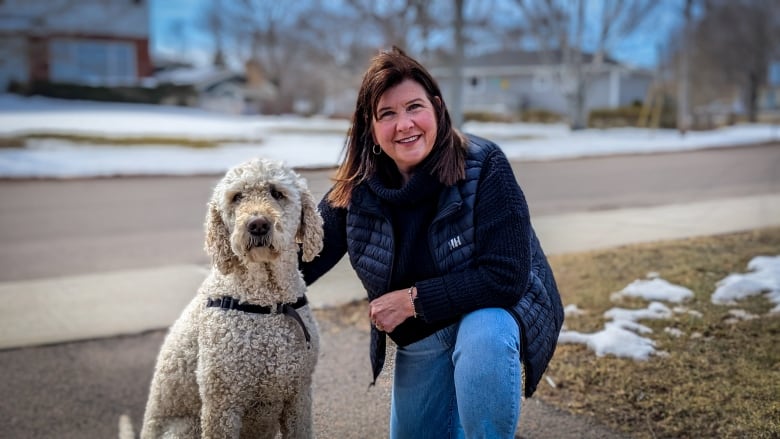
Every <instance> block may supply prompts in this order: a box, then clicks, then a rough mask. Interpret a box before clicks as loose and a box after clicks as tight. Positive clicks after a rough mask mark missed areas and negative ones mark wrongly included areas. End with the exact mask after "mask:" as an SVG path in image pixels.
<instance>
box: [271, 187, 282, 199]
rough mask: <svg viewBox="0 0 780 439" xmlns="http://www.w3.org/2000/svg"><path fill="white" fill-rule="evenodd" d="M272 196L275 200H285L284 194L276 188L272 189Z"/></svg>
mask: <svg viewBox="0 0 780 439" xmlns="http://www.w3.org/2000/svg"><path fill="white" fill-rule="evenodd" d="M271 196H272V197H273V198H274V200H281V199H282V198H284V194H283V193H281V192H279V191H278V190H276V188H271Z"/></svg>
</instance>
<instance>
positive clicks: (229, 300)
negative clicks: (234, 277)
mask: <svg viewBox="0 0 780 439" xmlns="http://www.w3.org/2000/svg"><path fill="white" fill-rule="evenodd" d="M233 304H236V305H237V304H238V300H236V299H234V298H233V297H222V301H221V303H220V305H219V307H220V309H233Z"/></svg>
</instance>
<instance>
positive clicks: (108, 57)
mask: <svg viewBox="0 0 780 439" xmlns="http://www.w3.org/2000/svg"><path fill="white" fill-rule="evenodd" d="M50 49H51V80H52V81H56V82H71V83H78V84H92V85H118V84H127V83H132V82H134V81H135V80H136V78H137V69H136V57H135V46H134V45H133V44H132V43H129V42H122V41H100V40H54V41H52V42H51V46H50Z"/></svg>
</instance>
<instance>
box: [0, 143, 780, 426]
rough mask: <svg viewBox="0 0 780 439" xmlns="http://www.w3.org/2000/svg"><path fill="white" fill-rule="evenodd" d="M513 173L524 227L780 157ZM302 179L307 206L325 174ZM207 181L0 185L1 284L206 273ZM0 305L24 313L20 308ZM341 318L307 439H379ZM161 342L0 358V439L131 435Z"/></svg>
mask: <svg viewBox="0 0 780 439" xmlns="http://www.w3.org/2000/svg"><path fill="white" fill-rule="evenodd" d="M514 168H515V173H516V175H517V176H518V180H519V181H520V182H521V185H522V187H523V189H524V191H525V193H526V196H527V198H528V202H529V205H530V207H531V211H532V214H533V215H549V214H557V213H565V212H576V211H584V210H600V209H610V208H620V207H634V206H650V205H660V204H669V203H686V202H690V201H701V200H712V199H718V198H723V197H735V196H744V195H756V194H763V193H778V192H780V145H771V146H758V147H742V148H732V149H718V150H706V151H698V152H686V153H676V154H659V155H647V156H617V157H605V158H594V159H583V160H565V161H555V162H529V163H515V164H514ZM303 174H304V176H305V177H306V178H307V179H308V180H309V183H310V186H311V187H312V189H313V192H314V193H315V196H316V197H320V196H321V195H322V194H323V193H324V191H325V190H326V188H327V187H328V175H329V174H330V171H305V172H303ZM217 179H218V176H201V177H176V178H173V177H171V178H168V177H154V178H122V179H94V180H90V179H84V180H68V181H47V180H28V181H0V281H11V280H21V279H37V278H43V277H50V276H59V275H71V274H80V273H92V272H96V271H110V270H116V269H122V268H142V267H152V266H159V265H166V264H180V263H203V264H206V263H207V261H206V258H205V255H204V254H203V251H202V249H201V246H202V244H201V243H202V240H203V229H202V227H203V226H202V223H203V218H204V216H205V204H206V201H207V200H208V197H209V195H210V192H211V188H212V186H213V184H214V183H215V182H216V181H217ZM2 300H3V301H4V303H5V305H4V306H24V298H23V297H12V298H9V297H3V298H2ZM358 315H359V316H360V317H362V316H363V313H362V312H360V311H358ZM340 319H343V316H338V317H336V318H334V316H333V314H331V315H330V317H328V316H326V315H324V314H323V313H320V314H318V320H320V322H321V332H322V333H323V337H322V340H323V349H322V351H323V356H322V357H321V358H320V363H319V365H318V368H317V372H316V373H315V425H316V427H317V431H318V432H319V433H320V437H325V438H372V437H382V436H383V434H385V433H384V432H385V431H386V426H387V406H386V404H387V392H388V385H389V383H388V381H387V380H385V381H381V380H380V382H378V385H377V387H374V388H371V389H370V390H369V389H367V384H368V382H369V381H370V377H369V367H368V361H367V355H366V352H365V350H366V346H367V336H368V333H367V331H366V328H364V327H362V326H361V323H360V322H361V319H360V318H357V319H355V321H356V322H357V324H352V325H340V324H339V323H338V321H339V320H340ZM363 324H365V322H364V321H363ZM163 336H164V332H163V331H153V332H149V333H146V334H141V335H135V336H127V337H115V338H110V339H100V340H91V341H82V342H77V343H63V344H57V345H52V346H42V347H31V348H22V349H10V350H2V351H0V370H2V371H3V373H2V374H0V395H2V397H1V398H0V437H9V438H50V437H57V438H106V437H116V432H117V423H118V419H119V416H120V415H121V414H127V415H129V416H130V417H131V419H132V420H133V423H134V424H135V426H136V428H137V426H138V424H139V423H140V420H141V416H142V414H143V407H144V403H145V400H146V394H147V390H148V385H149V382H150V380H151V374H152V369H153V365H154V360H155V357H156V354H157V351H158V349H159V346H160V343H161V342H162V338H163ZM384 376H385V377H387V375H384ZM318 392H319V395H320V397H317V394H318ZM324 394H327V397H324V396H323V395H324ZM334 398H335V400H334ZM339 398H341V399H339ZM342 400H343V401H342ZM523 414H524V417H523V421H522V422H521V434H522V436H523V437H527V438H597V437H598V438H602V437H603V438H611V437H617V436H616V435H614V434H613V433H612V432H610V431H608V430H606V429H604V428H603V427H600V426H598V425H595V424H593V422H592V421H591V420H588V419H582V418H577V417H572V416H570V415H568V414H565V413H560V412H557V411H555V410H553V409H551V408H549V407H546V406H544V405H543V404H541V403H539V402H538V401H536V400H535V399H531V400H529V401H527V403H526V407H524V409H523Z"/></svg>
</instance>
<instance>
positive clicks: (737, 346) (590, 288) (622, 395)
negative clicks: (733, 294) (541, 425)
mask: <svg viewBox="0 0 780 439" xmlns="http://www.w3.org/2000/svg"><path fill="white" fill-rule="evenodd" d="M777 254H780V228H771V229H763V230H757V231H751V232H745V233H735V234H728V235H720V236H712V237H705V238H695V239H686V240H679V241H671V242H662V243H652V244H642V245H631V246H625V247H620V248H616V249H612V250H605V251H594V252H588V253H581V254H573V255H563V256H555V257H551V258H550V263H551V265H552V266H553V269H554V271H555V274H556V279H557V280H558V284H559V287H560V290H561V295H562V298H563V302H564V305H566V304H577V305H578V306H579V307H580V308H582V309H585V310H588V311H589V313H588V314H587V315H585V316H581V317H572V318H567V320H566V325H567V327H568V329H571V330H577V331H581V332H593V331H597V330H600V329H601V328H602V327H603V324H604V319H603V317H602V314H603V312H604V311H606V310H607V309H609V308H612V307H614V306H621V307H628V308H640V307H644V306H646V302H645V301H642V300H638V299H632V300H621V302H620V303H614V302H612V301H611V300H610V294H611V293H613V292H615V291H618V290H621V289H622V288H624V287H625V286H626V285H628V283H630V282H632V281H633V280H635V279H639V278H644V277H645V276H646V275H647V273H649V272H658V273H659V274H660V276H661V277H662V278H664V279H666V280H667V281H669V282H671V283H674V284H678V285H682V286H685V287H687V288H690V289H691V290H693V292H694V294H695V297H694V299H693V300H691V301H689V302H688V303H686V306H687V307H689V308H690V309H693V310H697V311H699V312H701V313H702V314H703V317H701V318H697V317H694V316H690V315H687V314H675V316H674V317H673V318H672V319H671V320H666V321H642V323H643V324H645V325H646V326H649V327H651V328H652V329H653V331H654V333H653V334H651V335H650V337H651V338H652V339H653V340H655V341H656V349H658V350H662V351H665V352H668V353H669V356H668V357H662V356H654V357H651V359H650V360H649V361H634V360H630V359H619V358H615V357H603V358H597V357H596V356H595V355H594V354H593V353H592V352H591V351H589V350H587V348H585V347H584V346H582V345H559V346H558V349H557V351H556V354H555V357H554V358H553V361H552V363H551V364H550V368H549V369H548V375H549V376H550V377H551V378H552V379H553V380H554V382H555V383H556V384H557V387H556V388H552V387H551V386H549V385H547V384H545V383H544V382H543V383H542V384H541V385H540V387H539V391H538V392H537V395H536V396H537V397H539V398H540V399H542V400H544V401H547V402H549V403H552V404H554V405H556V406H558V407H560V408H563V409H566V410H570V411H573V412H576V413H580V414H586V415H590V416H594V417H596V418H597V419H599V420H600V421H601V422H603V423H605V424H607V425H609V426H610V427H612V428H614V429H616V430H620V431H624V432H626V433H628V434H630V435H631V436H632V437H637V438H656V437H675V438H702V437H719V438H720V437H751V438H762V437H766V438H769V437H774V438H777V437H780V343H778V337H779V336H780V316H778V315H774V316H768V315H767V311H768V310H769V309H770V308H771V306H770V304H769V302H768V301H767V300H766V299H765V298H763V297H756V298H754V299H750V300H746V301H744V302H740V304H739V306H738V307H739V308H741V309H745V310H747V311H749V312H751V313H754V314H759V315H761V318H759V319H755V320H750V321H744V322H740V323H738V324H730V323H727V322H726V321H725V317H726V315H727V312H728V310H729V309H732V308H735V307H729V306H718V305H713V304H712V303H711V302H710V296H711V294H712V292H713V291H714V290H715V283H716V282H717V281H718V280H720V279H722V278H724V277H725V276H726V275H728V274H729V273H734V272H739V273H741V272H745V271H746V270H747V268H746V267H747V263H748V261H749V260H750V259H751V258H753V257H754V256H758V255H777ZM665 327H674V328H677V329H680V330H682V331H683V332H684V333H685V335H683V336H682V337H679V338H675V337H672V336H670V335H667V334H666V333H664V331H663V330H664V328H665ZM694 334H695V335H694Z"/></svg>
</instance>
